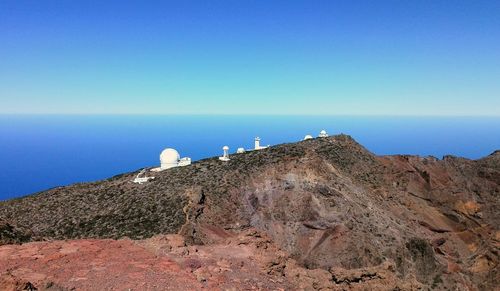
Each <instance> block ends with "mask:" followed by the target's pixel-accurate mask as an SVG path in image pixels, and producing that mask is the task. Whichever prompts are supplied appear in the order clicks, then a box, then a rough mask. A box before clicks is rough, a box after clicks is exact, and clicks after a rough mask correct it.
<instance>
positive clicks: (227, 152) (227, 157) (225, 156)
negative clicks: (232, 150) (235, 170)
mask: <svg viewBox="0 0 500 291" xmlns="http://www.w3.org/2000/svg"><path fill="white" fill-rule="evenodd" d="M222 150H223V151H224V154H223V155H222V157H219V160H221V161H224V162H227V161H229V160H230V159H229V147H228V146H224V147H222Z"/></svg>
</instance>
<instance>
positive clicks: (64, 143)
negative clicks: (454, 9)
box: [0, 115, 500, 200]
mask: <svg viewBox="0 0 500 291" xmlns="http://www.w3.org/2000/svg"><path fill="white" fill-rule="evenodd" d="M322 129H325V130H326V131H327V132H328V133H329V134H330V135H334V134H340V133H344V134H348V135H351V136H352V137H353V138H354V139H355V140H357V141H358V142H359V143H361V144H362V145H363V146H365V147H366V148H367V149H368V150H370V151H371V152H373V153H375V154H378V155H391V154H411V155H421V156H428V155H432V156H435V157H437V158H442V156H444V155H448V154H450V155H455V156H461V157H466V158H469V159H478V158H481V157H484V156H487V155H489V154H490V153H492V152H493V151H495V150H498V149H500V117H396V116H385V117H381V116H261V115H256V116H250V115H247V116H233V115H227V116H211V115H169V116H163V115H161V116H160V115H72V116H69V115H0V200H5V199H12V198H16V197H21V196H24V195H28V194H30V193H35V192H38V191H42V190H46V189H49V188H53V187H57V186H64V185H69V184H73V183H78V182H87V181H95V180H100V179H105V178H108V177H111V176H114V175H117V174H120V173H124V172H130V171H134V170H138V169H141V168H143V167H150V166H155V165H159V154H160V152H161V151H162V150H163V149H164V148H167V147H172V148H175V149H177V151H179V153H180V154H181V157H191V158H192V159H193V161H196V160H200V159H203V158H207V157H213V156H218V155H221V154H222V147H223V146H224V145H227V146H229V147H230V152H234V151H236V149H237V148H239V147H244V148H252V147H253V143H254V138H255V137H256V136H259V137H260V138H261V144H262V145H276V144H281V143H289V142H296V141H300V140H302V139H303V138H304V136H305V135H306V134H310V135H313V136H317V135H318V133H319V132H320V130H322Z"/></svg>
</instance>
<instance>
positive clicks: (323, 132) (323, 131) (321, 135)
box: [318, 129, 328, 137]
mask: <svg viewBox="0 0 500 291" xmlns="http://www.w3.org/2000/svg"><path fill="white" fill-rule="evenodd" d="M318 137H328V133H326V130H324V129H323V130H322V131H320V133H319V135H318Z"/></svg>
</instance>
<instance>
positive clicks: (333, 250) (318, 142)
mask: <svg viewBox="0 0 500 291" xmlns="http://www.w3.org/2000/svg"><path fill="white" fill-rule="evenodd" d="M135 174H136V173H129V174H124V175H119V176H115V177H113V178H110V179H108V180H105V181H99V182H95V183H85V184H76V185H72V186H68V187H61V188H55V189H52V190H49V191H45V192H42V193H38V194H36V195H31V196H28V197H24V198H20V199H14V200H10V201H5V202H1V203H0V218H2V219H3V220H5V221H8V222H9V224H10V225H16V227H19V228H20V229H26V230H28V232H29V236H28V237H25V240H26V239H29V240H48V239H51V240H52V239H81V238H100V239H102V238H123V237H128V238H132V239H146V240H141V241H142V242H147V241H148V239H147V238H149V237H152V236H153V235H157V234H179V235H181V236H182V237H183V238H184V239H185V241H186V243H187V245H203V247H204V248H216V246H217V245H218V244H221V243H223V244H226V241H225V240H228V239H230V238H231V237H239V236H241V235H242V234H244V233H246V232H248V231H250V230H252V231H255V232H256V233H258V234H259V235H258V237H261V238H262V237H269V242H268V243H269V244H270V245H272V247H271V246H269V248H270V249H274V248H275V249H276V250H279V252H282V254H281V253H280V255H279V256H276V255H272V254H276V253H279V252H278V251H273V252H271V253H269V254H267V255H266V256H258V255H255V256H253V255H252V256H250V257H251V259H250V260H253V263H254V264H264V266H267V265H266V263H264V261H265V259H264V258H274V259H272V263H271V266H272V267H271V269H265V268H264V269H263V270H264V271H262V272H264V274H267V275H271V276H274V277H273V278H274V279H272V280H273V281H274V282H275V283H276V282H277V285H268V287H269V288H277V287H279V286H281V287H283V288H285V289H287V288H288V287H289V286H294V287H298V286H301V287H300V288H306V289H309V288H310V289H321V288H327V289H350V288H353V289H365V288H367V289H380V290H391V289H395V290H398V288H399V289H403V290H406V289H419V288H423V289H426V288H433V289H443V290H444V289H460V290H467V289H469V290H487V289H494V288H495V287H496V285H495V284H496V282H499V281H500V275H499V272H498V251H499V246H500V231H499V229H498V226H499V222H500V213H499V211H498V207H499V192H500V152H498V151H497V152H495V153H493V154H491V155H490V156H488V157H485V158H483V159H480V160H468V159H463V158H458V157H452V156H446V157H444V158H443V159H442V160H438V159H436V158H433V157H425V158H423V157H417V156H375V155H373V154H372V153H370V152H369V151H367V150H366V149H365V148H363V147H362V146H361V145H359V144H358V143H356V142H355V141H354V140H353V139H352V138H350V137H349V136H346V135H340V136H335V137H330V138H322V139H313V140H306V141H302V142H298V143H293V144H283V145H278V146H274V147H271V148H269V149H265V150H261V151H254V152H248V153H245V154H238V155H233V156H232V157H231V161H229V162H227V163H224V162H221V161H219V160H218V159H216V158H214V159H206V160H202V161H199V162H197V163H194V164H193V165H191V166H187V167H180V168H174V169H170V170H167V171H163V172H160V173H155V174H154V176H155V179H154V180H152V181H150V182H148V183H146V184H143V185H138V184H134V183H131V180H132V179H133V178H134V176H135ZM22 233H26V232H22ZM4 237H5V236H4V235H3V234H2V236H0V238H2V239H4ZM255 240H256V241H259V239H255ZM5 242H6V243H12V242H22V240H19V241H13V240H10V241H9V240H5ZM229 244H230V243H229ZM8 247H11V246H8ZM256 249H257V248H251V249H250V251H251V252H256V254H257V253H258V251H255V250H256ZM0 251H1V249H0ZM18 251H20V249H18ZM13 252H14V253H15V251H13ZM208 253H210V252H208ZM1 254H2V253H1V252H0V259H1V258H2V255H1ZM2 266H4V265H2V264H1V263H0V268H7V267H2ZM268 267H269V266H268ZM268 267H266V268H268ZM8 268H10V270H11V269H12V268H13V267H12V266H10V267H8ZM3 270H6V269H3ZM263 278H264V277H263ZM278 279H280V280H281V283H280V282H279V281H276V280H278ZM262 280H263V281H262V282H264V281H265V279H262ZM273 284H274V283H273ZM280 284H281V285H280ZM213 286H215V285H213Z"/></svg>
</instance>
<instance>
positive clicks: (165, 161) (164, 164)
mask: <svg viewBox="0 0 500 291" xmlns="http://www.w3.org/2000/svg"><path fill="white" fill-rule="evenodd" d="M180 158H181V156H180V155H179V153H178V152H177V151H176V150H174V149H171V148H168V149H164V150H163V151H162V152H161V154H160V163H161V169H168V168H173V167H176V166H177V164H178V163H179V160H180Z"/></svg>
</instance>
